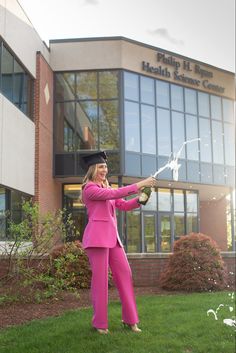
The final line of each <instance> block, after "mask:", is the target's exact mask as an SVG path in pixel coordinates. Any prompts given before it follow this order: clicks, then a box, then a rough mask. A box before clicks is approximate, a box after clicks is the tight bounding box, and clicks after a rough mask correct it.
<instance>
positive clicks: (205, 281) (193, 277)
mask: <svg viewBox="0 0 236 353" xmlns="http://www.w3.org/2000/svg"><path fill="white" fill-rule="evenodd" d="M160 284H161V287H162V288H164V289H167V290H183V291H190V292H191V291H209V290H220V289H223V288H225V286H226V271H225V267H224V263H223V260H222V257H221V255H220V250H219V248H218V246H217V244H216V242H215V241H213V240H212V238H210V237H209V236H207V235H204V234H201V233H191V234H189V235H185V236H182V237H180V239H179V240H177V241H176V242H175V244H174V251H173V254H172V255H171V256H170V258H169V262H168V264H167V267H166V269H165V270H164V272H163V273H162V275H161V278H160Z"/></svg>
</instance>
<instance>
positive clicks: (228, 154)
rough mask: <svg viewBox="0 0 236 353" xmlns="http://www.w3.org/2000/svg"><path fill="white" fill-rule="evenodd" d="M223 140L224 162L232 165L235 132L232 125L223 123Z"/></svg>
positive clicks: (233, 161)
mask: <svg viewBox="0 0 236 353" xmlns="http://www.w3.org/2000/svg"><path fill="white" fill-rule="evenodd" d="M224 141H225V164H227V165H231V166H234V164H235V133H234V126H233V125H230V124H227V123H225V124H224Z"/></svg>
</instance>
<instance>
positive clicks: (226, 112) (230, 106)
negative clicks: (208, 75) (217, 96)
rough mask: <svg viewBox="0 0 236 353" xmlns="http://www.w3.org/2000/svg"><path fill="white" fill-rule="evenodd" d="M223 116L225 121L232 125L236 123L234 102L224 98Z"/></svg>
mask: <svg viewBox="0 0 236 353" xmlns="http://www.w3.org/2000/svg"><path fill="white" fill-rule="evenodd" d="M223 116H224V121H227V122H230V123H232V122H233V121H234V102H233V101H232V100H229V99H226V98H223Z"/></svg>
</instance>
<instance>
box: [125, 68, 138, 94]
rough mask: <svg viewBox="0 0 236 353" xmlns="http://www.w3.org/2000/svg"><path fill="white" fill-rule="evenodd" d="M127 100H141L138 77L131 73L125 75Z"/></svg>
mask: <svg viewBox="0 0 236 353" xmlns="http://www.w3.org/2000/svg"><path fill="white" fill-rule="evenodd" d="M124 84H125V99H131V100H134V101H138V100H139V93H138V91H139V89H138V75H135V74H131V73H129V72H125V73H124Z"/></svg>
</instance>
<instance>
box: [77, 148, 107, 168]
mask: <svg viewBox="0 0 236 353" xmlns="http://www.w3.org/2000/svg"><path fill="white" fill-rule="evenodd" d="M82 158H83V160H84V162H85V164H86V166H87V167H90V166H91V165H93V164H100V163H107V155H106V152H104V151H101V152H97V153H93V154H89V155H87V156H83V157H82Z"/></svg>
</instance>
